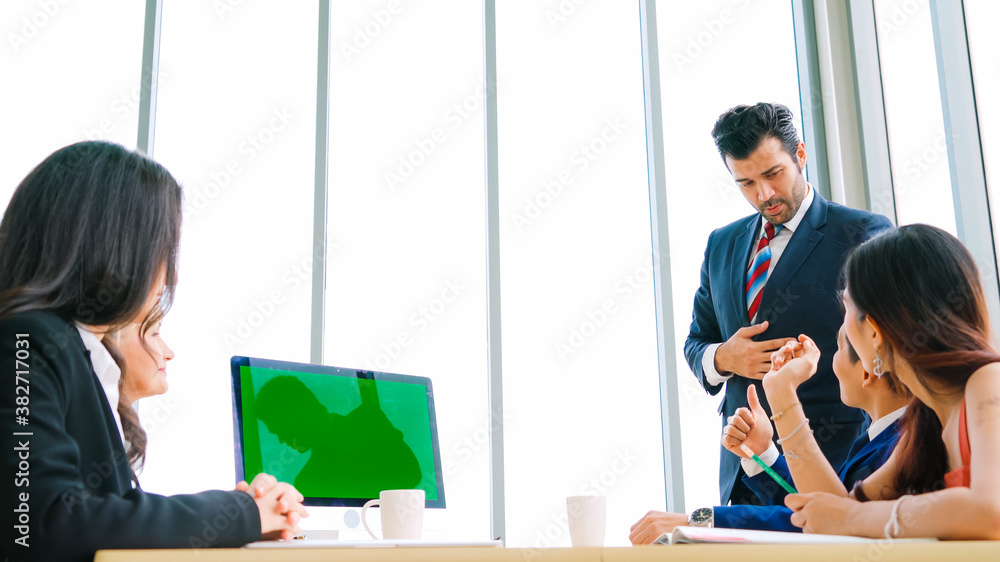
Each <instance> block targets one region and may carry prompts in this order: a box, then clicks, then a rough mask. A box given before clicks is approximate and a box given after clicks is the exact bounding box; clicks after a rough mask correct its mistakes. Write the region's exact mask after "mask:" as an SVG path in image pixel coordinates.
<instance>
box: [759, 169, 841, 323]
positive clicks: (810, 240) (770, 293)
mask: <svg viewBox="0 0 1000 562" xmlns="http://www.w3.org/2000/svg"><path fill="white" fill-rule="evenodd" d="M813 191H814V193H815V195H814V198H813V202H812V205H811V206H810V207H809V209H808V210H807V211H806V214H805V216H803V217H802V220H801V221H800V222H799V228H798V229H797V230H796V231H795V232H793V233H792V237H791V239H790V240H789V241H788V245H787V246H785V250H784V251H783V252H782V253H781V257H780V258H779V259H778V264H777V265H775V266H774V271H772V272H771V275H770V276H769V277H768V279H767V283H766V284H765V285H764V294H763V295H761V298H760V310H759V312H758V316H757V318H758V319H766V318H770V316H771V309H773V308H774V306H775V305H776V304H777V302H778V301H779V300H781V299H779V298H778V297H779V295H781V294H783V293H784V290H785V288H787V287H788V283H789V282H790V281H791V280H792V277H794V276H795V273H796V272H797V271H798V270H799V267H801V266H802V263H803V262H805V261H806V258H808V257H809V254H810V253H812V251H813V249H814V248H815V247H816V245H817V244H819V242H820V240H822V239H823V233H822V232H820V231H819V229H820V228H822V227H823V226H824V225H825V224H826V211H827V207H828V205H829V204H828V203H827V202H826V199H823V197H822V196H820V194H819V193H818V192H815V188H813ZM744 306H745V305H744Z"/></svg>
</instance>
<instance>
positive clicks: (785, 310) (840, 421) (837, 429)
mask: <svg viewBox="0 0 1000 562" xmlns="http://www.w3.org/2000/svg"><path fill="white" fill-rule="evenodd" d="M891 227H892V223H890V222H889V219H887V218H885V217H884V216H882V215H877V214H874V213H870V212H868V211H861V210H858V209H851V208H849V207H844V206H843V205H838V204H836V203H830V202H828V201H827V200H825V199H823V197H822V196H821V195H820V194H819V193H818V192H817V193H816V194H815V197H814V199H813V202H812V205H810V206H809V209H807V210H806V213H805V215H804V216H803V219H802V222H801V223H799V227H798V229H797V230H796V231H795V232H794V233H793V234H792V237H791V239H790V240H789V241H788V246H786V247H785V250H784V252H783V253H782V255H781V259H779V260H778V263H777V265H776V266H775V267H774V271H772V272H771V275H770V277H769V278H768V280H767V284H766V285H764V290H763V294H762V295H761V302H760V308H759V309H758V313H757V320H758V322H762V321H764V320H768V321H769V326H768V329H767V331H766V332H764V333H762V334H760V335H758V336H757V337H756V338H755V339H756V340H758V341H762V340H770V339H776V338H781V337H792V338H794V337H798V335H799V334H806V335H808V336H809V337H811V338H813V339H814V340H815V341H816V344H817V346H819V349H820V352H821V353H822V356H821V358H820V362H819V368H818V370H817V372H816V374H815V375H813V377H812V378H811V379H809V380H808V381H806V382H805V384H803V385H802V386H800V387H799V389H798V396H799V399H800V400H801V401H802V405H803V409H804V410H805V414H806V417H808V418H809V419H810V420H811V425H812V427H813V429H814V430H815V432H816V440H817V441H818V442H819V443H820V447H821V448H822V450H823V454H824V455H826V458H827V459H828V460H829V461H830V463H831V464H832V465H834V466H839V465H841V464H842V463H843V462H844V460H846V459H847V453H848V451H849V450H850V448H851V444H852V443H853V442H854V439H855V438H856V437H857V436H858V435H859V434H861V432H862V431H863V430H864V428H865V427H866V423H867V417H866V416H865V415H864V412H862V411H861V410H858V409H856V408H849V407H847V406H845V405H844V404H843V403H841V401H840V385H839V384H838V382H837V378H836V376H834V374H833V368H832V366H831V365H832V358H833V354H834V352H835V351H836V350H837V331H838V330H839V329H840V325H841V323H842V321H843V317H844V314H843V312H842V311H841V308H840V300H839V292H840V289H841V288H842V287H841V281H840V279H841V268H842V266H843V263H844V260H845V259H846V257H847V254H848V252H850V251H851V250H852V249H853V248H854V247H856V246H857V245H858V244H860V243H862V242H864V241H865V240H867V239H869V238H871V237H872V236H874V235H875V234H877V233H878V232H881V231H883V230H886V229H888V228H891ZM759 231H760V215H759V214H754V215H751V216H749V217H746V218H743V219H741V220H738V221H736V222H733V223H731V224H729V225H726V226H724V227H722V228H720V229H718V230H716V231H714V232H712V234H711V235H709V237H708V245H707V247H706V249H705V260H704V262H703V263H702V266H701V286H700V287H699V288H698V292H697V293H696V294H695V298H694V310H693V312H692V315H691V329H690V332H689V333H688V337H687V341H685V342H684V356H685V358H686V359H687V362H688V365H689V366H690V367H691V371H692V372H693V373H694V375H695V377H697V378H698V381H699V382H700V383H701V385H702V386H703V387H704V388H705V390H706V391H707V392H708V393H709V394H712V395H715V394H718V393H719V391H720V390H722V387H723V385H712V384H709V383H708V381H706V380H705V373H704V370H703V369H702V365H701V361H702V357H703V356H704V354H705V348H706V347H708V346H709V345H711V344H714V343H722V342H724V341H726V340H728V339H729V338H730V337H731V336H732V335H733V334H734V333H736V331H737V330H739V329H740V328H743V327H746V326H749V325H750V321H749V319H748V318H747V305H746V298H745V297H744V290H745V289H744V286H745V283H746V268H747V264H748V263H749V261H750V251H751V250H752V248H753V245H754V242H755V241H756V239H757V237H758V232H759ZM750 384H758V383H757V381H753V380H751V379H747V378H744V377H740V376H734V377H732V378H730V379H729V380H728V381H727V382H726V383H725V384H724V386H725V387H726V392H725V394H724V396H723V399H722V403H721V404H720V405H719V413H721V414H723V416H722V421H723V425H725V419H726V417H728V416H730V415H732V414H733V413H734V412H735V411H736V409H737V408H739V407H741V406H746V405H747V398H746V396H747V387H749V385H750ZM757 395H758V396H760V398H761V404H762V405H763V406H764V409H765V410H766V411H767V412H768V415H771V407H770V405H769V404H768V403H767V398H766V396H765V395H764V392H763V389H761V388H760V387H759V386H758V389H757ZM775 436H777V432H775ZM720 451H721V456H720V468H719V492H720V498H721V500H722V504H723V505H725V504H727V503H729V500H730V495H731V493H732V489H733V485H734V484H735V482H736V478H737V475H738V474H739V471H740V462H739V458H737V457H736V455H733V454H731V453H729V452H728V451H726V450H725V448H723V447H722V446H721V444H720Z"/></svg>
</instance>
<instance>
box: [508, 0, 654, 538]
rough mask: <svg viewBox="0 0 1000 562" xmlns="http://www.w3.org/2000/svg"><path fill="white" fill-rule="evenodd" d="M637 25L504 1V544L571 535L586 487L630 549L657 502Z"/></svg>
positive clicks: (629, 16) (595, 7)
mask: <svg viewBox="0 0 1000 562" xmlns="http://www.w3.org/2000/svg"><path fill="white" fill-rule="evenodd" d="M565 6H570V7H572V9H570V8H568V7H565ZM638 23H639V11H638V4H637V3H636V2H595V3H590V4H583V5H580V6H575V5H573V4H571V3H564V7H563V8H562V9H560V8H559V7H558V6H556V5H554V4H553V5H549V4H547V3H543V4H539V3H538V2H535V1H532V0H522V1H517V2H498V3H497V26H496V27H497V76H498V81H499V87H498V121H499V126H498V133H499V162H500V164H499V178H500V219H501V224H500V252H501V254H500V269H501V279H502V299H503V302H502V308H503V314H502V321H503V371H504V417H505V419H504V430H505V435H504V437H505V439H504V461H505V471H506V480H505V488H506V497H505V508H506V512H507V537H508V541H507V544H508V545H510V546H518V547H544V546H548V545H553V546H568V545H569V544H570V543H569V532H568V530H567V525H566V497H567V496H574V495H584V494H603V495H605V496H607V498H608V499H607V509H608V515H607V533H606V540H605V544H608V545H622V544H628V532H629V526H631V524H632V523H635V521H636V520H638V518H639V517H641V516H642V515H643V514H644V513H645V512H646V511H648V510H649V509H650V508H651V507H653V506H655V505H657V504H658V503H661V502H662V498H663V490H664V481H663V451H662V446H661V443H662V437H661V435H662V433H661V429H660V409H659V383H658V381H657V362H656V361H657V357H656V337H655V336H656V323H655V317H654V309H653V282H652V264H651V262H650V255H651V249H650V248H651V238H650V230H649V229H650V226H649V224H650V223H649V191H648V184H647V176H646V144H645V134H644V112H643V83H642V59H641V57H640V56H639V54H640V52H641V50H640V35H639V25H638Z"/></svg>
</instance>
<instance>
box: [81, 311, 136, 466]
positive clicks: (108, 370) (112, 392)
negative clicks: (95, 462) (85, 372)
mask: <svg viewBox="0 0 1000 562" xmlns="http://www.w3.org/2000/svg"><path fill="white" fill-rule="evenodd" d="M76 329H77V331H78V332H80V339H82V340H83V346H84V347H86V348H87V351H89V352H90V364H91V365H92V366H93V368H94V374H95V375H97V381H98V382H99V383H101V388H103V389H104V395H105V396H107V397H108V405H109V406H111V415H113V416H114V417H115V425H117V426H118V437H120V438H121V440H122V447H124V446H125V437H124V431H122V420H121V417H120V416H119V415H118V381H119V380H120V379H121V377H122V371H121V369H120V368H119V367H118V364H117V363H115V360H114V358H113V357H111V354H110V353H108V348H106V347H104V344H103V343H101V340H99V339H97V336H95V335H94V333H93V332H91V331H90V330H88V329H87V328H85V327H84V326H83V325H82V324H80V323H79V322H77V324H76Z"/></svg>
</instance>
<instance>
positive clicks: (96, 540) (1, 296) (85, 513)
mask: <svg viewBox="0 0 1000 562" xmlns="http://www.w3.org/2000/svg"><path fill="white" fill-rule="evenodd" d="M180 222H181V190H180V187H179V186H178V184H177V181H176V180H175V179H174V178H173V177H172V176H171V175H170V174H169V172H167V171H166V170H165V169H164V168H163V167H162V166H160V165H159V164H157V163H156V162H153V161H152V160H151V159H149V158H147V157H145V156H143V155H141V154H138V153H136V152H132V151H129V150H126V149H125V148H123V147H121V146H118V145H115V144H111V143H106V142H82V143H78V144H74V145H71V146H68V147H66V148H63V149H61V150H59V151H56V152H55V153H53V154H52V155H51V156H49V157H48V158H47V159H46V160H45V161H44V162H42V163H41V164H40V165H39V166H38V167H36V168H35V169H34V170H33V171H32V172H31V173H30V174H28V176H27V177H26V178H25V179H24V181H23V182H21V185H20V186H19V187H18V189H17V191H16V192H15V193H14V195H13V197H12V199H11V202H10V205H9V206H8V208H7V211H6V213H5V214H4V216H3V221H2V222H0V426H2V427H0V451H2V452H0V505H3V506H4V508H5V509H4V510H3V514H2V515H0V537H2V543H0V558H3V557H7V558H9V559H11V560H22V559H23V560H89V559H91V558H92V557H93V555H94V553H95V551H97V550H99V549H120V548H184V547H222V546H241V545H243V544H245V543H247V542H251V541H254V540H258V539H260V538H261V536H265V537H267V538H278V537H282V536H283V537H285V538H288V537H290V536H291V535H292V534H293V533H298V532H299V529H298V525H297V522H298V519H299V517H300V516H305V515H306V512H305V509H304V508H303V507H302V505H301V501H302V496H301V494H299V493H298V491H297V490H295V489H294V488H293V487H292V486H290V485H288V484H276V485H273V486H269V487H268V488H267V489H266V490H265V492H264V493H262V494H257V497H252V496H251V495H249V494H247V493H246V492H244V491H241V490H233V491H208V492H202V493H200V494H190V495H177V496H170V497H165V496H160V495H156V494H151V493H146V492H144V491H143V490H142V489H141V488H139V487H138V486H133V473H132V470H131V468H130V462H129V458H128V453H127V452H126V444H125V439H124V437H123V432H122V429H121V427H122V421H123V420H122V417H121V415H120V411H119V408H117V406H118V405H119V403H120V401H121V397H120V394H119V389H118V382H119V378H120V368H119V367H118V362H117V361H115V359H114V358H115V356H116V355H117V352H116V350H115V348H114V345H113V343H112V342H111V341H110V338H108V339H107V341H104V340H105V338H104V335H105V334H106V333H108V332H113V331H116V330H118V329H121V328H122V327H124V326H126V325H128V324H130V323H134V322H143V321H144V320H147V319H149V318H151V317H153V316H155V315H157V314H162V312H163V311H165V310H166V309H167V308H169V305H170V302H171V297H172V294H173V286H174V284H175V280H176V255H177V246H178V242H179V240H180ZM242 488H245V486H243V487H242Z"/></svg>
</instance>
